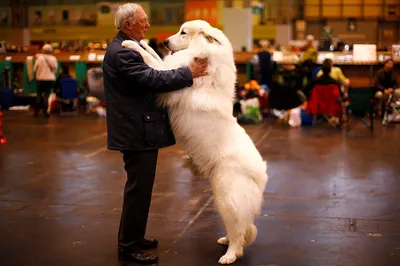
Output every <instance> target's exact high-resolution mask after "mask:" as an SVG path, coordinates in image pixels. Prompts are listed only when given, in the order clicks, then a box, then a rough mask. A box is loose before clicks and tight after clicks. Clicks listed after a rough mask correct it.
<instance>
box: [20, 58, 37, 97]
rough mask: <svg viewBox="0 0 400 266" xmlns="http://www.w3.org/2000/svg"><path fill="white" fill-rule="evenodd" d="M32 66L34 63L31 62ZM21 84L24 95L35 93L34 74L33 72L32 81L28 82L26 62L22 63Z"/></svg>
mask: <svg viewBox="0 0 400 266" xmlns="http://www.w3.org/2000/svg"><path fill="white" fill-rule="evenodd" d="M32 65H35V62H34V61H32ZM22 75H23V78H22V80H23V82H24V95H28V94H32V93H36V73H35V72H33V79H32V80H31V81H29V78H28V68H27V64H26V62H25V63H24V72H23V74H22Z"/></svg>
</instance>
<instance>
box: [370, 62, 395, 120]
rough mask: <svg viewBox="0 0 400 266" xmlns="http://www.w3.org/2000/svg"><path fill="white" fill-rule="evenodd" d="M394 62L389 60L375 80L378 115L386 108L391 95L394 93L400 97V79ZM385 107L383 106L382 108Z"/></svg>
mask: <svg viewBox="0 0 400 266" xmlns="http://www.w3.org/2000/svg"><path fill="white" fill-rule="evenodd" d="M394 64H395V63H394V60H393V59H389V60H387V61H386V62H385V64H384V66H383V68H382V69H380V70H379V71H378V73H377V74H376V78H375V88H376V92H375V98H376V99H377V101H378V105H377V107H378V113H381V112H382V111H384V110H381V109H383V108H384V107H385V106H386V101H387V100H388V98H389V94H392V93H393V91H394V92H395V94H396V95H400V89H399V85H400V82H399V78H398V76H397V74H396V73H395V72H394V70H393V69H394ZM382 105H383V106H382Z"/></svg>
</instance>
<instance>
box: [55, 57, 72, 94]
mask: <svg viewBox="0 0 400 266" xmlns="http://www.w3.org/2000/svg"><path fill="white" fill-rule="evenodd" d="M66 78H71V75H70V74H69V67H68V66H67V65H62V67H61V72H60V75H59V76H58V78H57V79H56V82H55V83H54V92H55V93H56V95H57V97H61V81H62V80H63V79H66Z"/></svg>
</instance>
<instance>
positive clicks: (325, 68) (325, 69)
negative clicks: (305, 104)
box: [303, 59, 343, 126]
mask: <svg viewBox="0 0 400 266" xmlns="http://www.w3.org/2000/svg"><path fill="white" fill-rule="evenodd" d="M331 71H332V64H331V62H330V60H329V59H325V60H324V62H323V63H322V76H320V77H318V78H316V79H313V80H312V81H311V82H310V83H308V85H307V86H306V87H305V88H304V90H303V92H304V94H305V95H306V97H307V98H308V99H309V98H310V96H311V92H312V89H313V88H314V86H316V85H331V84H335V85H337V86H338V88H339V93H340V97H341V98H342V99H343V92H342V91H341V90H340V86H339V83H338V82H337V81H336V80H335V79H333V78H332V77H331V76H330V73H331ZM328 122H329V123H330V124H332V125H334V126H338V125H339V124H340V119H339V117H335V116H330V117H329V119H328Z"/></svg>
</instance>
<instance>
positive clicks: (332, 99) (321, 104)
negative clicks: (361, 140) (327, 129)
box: [307, 84, 343, 129]
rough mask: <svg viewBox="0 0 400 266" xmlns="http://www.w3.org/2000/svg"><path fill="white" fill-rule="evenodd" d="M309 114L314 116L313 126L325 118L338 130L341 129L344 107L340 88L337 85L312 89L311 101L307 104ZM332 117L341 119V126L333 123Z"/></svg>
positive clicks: (317, 86)
mask: <svg viewBox="0 0 400 266" xmlns="http://www.w3.org/2000/svg"><path fill="white" fill-rule="evenodd" d="M307 114H309V115H312V116H313V125H314V124H317V122H319V121H320V120H317V118H323V119H324V120H326V121H327V122H329V124H330V125H332V126H333V127H335V128H336V129H339V128H340V122H341V121H342V119H341V118H342V115H343V105H342V98H341V95H340V88H339V86H338V85H337V84H326V85H322V84H317V85H315V86H314V87H313V88H312V91H311V95H310V99H309V101H308V104H307ZM332 117H336V118H338V119H339V124H337V123H332V122H331V119H332Z"/></svg>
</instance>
